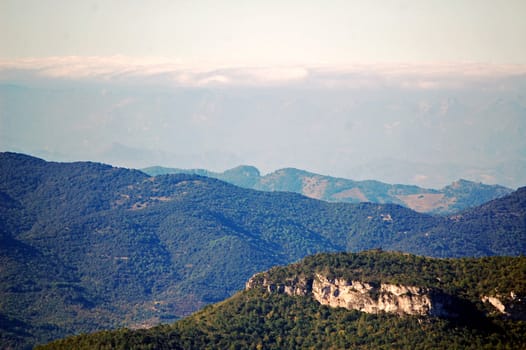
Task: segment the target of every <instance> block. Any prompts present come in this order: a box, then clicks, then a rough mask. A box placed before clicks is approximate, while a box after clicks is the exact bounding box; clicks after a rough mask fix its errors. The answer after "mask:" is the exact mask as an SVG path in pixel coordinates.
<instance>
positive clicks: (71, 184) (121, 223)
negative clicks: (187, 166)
mask: <svg viewBox="0 0 526 350" xmlns="http://www.w3.org/2000/svg"><path fill="white" fill-rule="evenodd" d="M525 198H526V189H520V190H519V191H517V192H514V193H513V194H512V195H510V196H507V197H504V198H502V199H499V200H496V201H494V202H490V203H488V204H487V205H485V206H483V207H481V208H478V209H473V210H471V211H469V212H465V213H462V214H461V215H456V216H454V217H451V218H446V217H433V216H429V215H425V214H419V213H417V212H414V211H412V210H409V209H407V208H404V207H401V206H398V205H393V204H386V205H380V204H371V203H360V204H345V203H327V202H323V201H318V200H314V199H310V198H306V197H303V196H301V195H298V194H294V193H281V192H272V193H271V192H260V191H255V190H249V189H243V188H240V187H236V186H233V185H230V184H227V183H225V182H222V181H219V180H214V179H210V178H206V177H200V176H196V175H164V176H156V177H150V176H148V175H146V174H144V173H142V172H140V171H137V170H129V169H122V168H114V167H111V166H108V165H102V164H96V163H89V162H78V163H53V162H46V161H43V160H41V159H36V158H33V157H30V156H26V155H21V154H14V153H2V154H0V240H1V245H0V262H1V266H2V270H1V271H0V282H1V283H0V299H1V303H0V317H1V319H2V322H1V323H0V324H1V327H2V329H1V333H0V337H1V338H0V339H1V341H2V343H4V344H9V345H10V346H13V347H15V348H23V347H24V346H26V345H27V346H30V345H31V344H34V343H35V342H46V341H49V340H51V339H55V338H58V337H62V336H64V335H68V334H75V333H79V332H91V331H95V330H100V329H107V328H116V327H121V326H126V327H132V328H140V327H149V326H152V325H155V324H158V323H166V322H171V321H174V320H175V319H177V318H179V317H181V316H184V315H188V314H189V313H191V312H193V311H196V310H197V309H199V308H201V307H202V306H204V305H206V304H209V303H213V302H217V301H220V300H223V299H224V298H226V297H228V296H231V295H232V294H233V293H235V292H236V291H238V290H240V289H242V288H243V286H244V283H245V281H246V280H247V279H248V278H249V277H250V276H251V275H252V274H254V273H255V272H258V271H262V270H266V269H268V268H270V267H272V266H275V265H279V264H286V263H290V262H294V261H297V260H298V259H300V258H302V257H304V256H306V255H309V254H314V253H317V252H329V251H360V250H363V249H371V248H378V247H382V248H384V249H395V250H401V251H408V252H412V253H418V254H425V255H430V256H438V257H448V256H485V255H519V254H524V253H525V252H526V246H525V245H526V228H525V223H526V221H525V208H526V205H525V200H526V199H525ZM479 211H480V213H481V214H480V216H479V214H478V213H479Z"/></svg>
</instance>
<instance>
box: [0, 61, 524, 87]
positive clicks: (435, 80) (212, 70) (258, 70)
mask: <svg viewBox="0 0 526 350" xmlns="http://www.w3.org/2000/svg"><path fill="white" fill-rule="evenodd" d="M516 76H522V77H525V76H526V65H504V64H500V65H497V64H481V63H428V64H360V63H356V64H351V65H340V66H323V65H317V66H268V67H267V66H257V67H242V66H217V65H211V64H205V63H187V62H183V61H181V60H176V59H175V60H174V59H168V58H164V57H128V56H119V55H117V56H89V57H81V56H63V57H46V58H25V59H16V60H0V81H2V80H3V81H13V80H15V81H16V80H17V79H63V80H100V81H105V82H117V83H140V84H144V83H145V82H148V83H150V84H161V85H175V86H188V87H202V86H269V85H270V86H276V85H295V84H307V85H310V86H315V87H322V88H359V89H360V88H377V87H387V88H389V87H396V88H404V89H418V90H422V89H424V90H426V89H439V88H455V87H462V86H466V85H468V84H480V83H481V82H486V83H487V82H489V81H495V80H499V79H500V80H502V79H506V78H509V77H516Z"/></svg>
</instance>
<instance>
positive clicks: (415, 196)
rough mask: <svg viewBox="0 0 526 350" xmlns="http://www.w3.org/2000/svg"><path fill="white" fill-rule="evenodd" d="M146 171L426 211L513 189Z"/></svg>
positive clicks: (252, 171) (287, 172) (301, 174)
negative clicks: (192, 176)
mask: <svg viewBox="0 0 526 350" xmlns="http://www.w3.org/2000/svg"><path fill="white" fill-rule="evenodd" d="M143 171H144V172H145V173H147V174H149V175H151V176H158V175H163V174H194V175H202V176H208V177H212V178H215V179H219V180H222V181H226V182H229V183H231V184H234V185H236V186H241V187H245V188H251V189H255V190H262V191H284V192H295V193H300V194H302V195H304V196H307V197H310V198H314V199H321V200H325V201H329V202H342V203H360V202H372V203H394V204H399V205H403V206H405V207H407V208H410V209H413V210H416V211H418V212H422V213H430V214H452V213H456V212H459V211H462V210H465V209H467V208H471V207H475V206H477V205H481V204H483V203H486V202H488V201H490V200H492V199H496V198H500V197H503V196H505V195H507V194H509V193H511V192H512V190H511V189H509V188H506V187H503V186H499V185H485V184H482V183H476V182H472V181H467V180H458V181H455V182H453V183H452V184H451V185H448V186H445V187H444V188H442V189H439V190H434V189H426V188H421V187H418V186H413V185H400V184H396V185H391V184H386V183H383V182H380V181H374V180H365V181H354V180H349V179H344V178H336V177H331V176H325V175H320V174H315V173H311V172H308V171H304V170H299V169H294V168H285V169H279V170H276V171H274V172H272V173H269V174H266V175H264V176H262V175H260V173H259V170H258V169H256V168H255V167H251V166H238V167H236V168H233V169H229V170H226V171H225V172H222V173H218V172H213V171H208V170H204V169H177V168H165V167H160V166H155V167H149V168H145V169H143Z"/></svg>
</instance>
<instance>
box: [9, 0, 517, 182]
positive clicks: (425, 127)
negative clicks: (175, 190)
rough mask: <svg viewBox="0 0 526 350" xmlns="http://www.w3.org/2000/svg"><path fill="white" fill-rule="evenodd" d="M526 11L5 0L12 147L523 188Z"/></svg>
mask: <svg viewBox="0 0 526 350" xmlns="http://www.w3.org/2000/svg"><path fill="white" fill-rule="evenodd" d="M525 16H526V1H525V0H502V1H497V0H490V1H486V0H466V1H460V0H455V1H450V0H437V1H431V0H429V1H426V0H418V1H416V0H415V1H402V0H400V1H395V0H392V1H389V0H384V1H378V0H366V1H352V0H345V1H339V0H323V1H321V0H320V1H309V0H302V1H285V0H281V1H275V0H266V1H241V0H238V1H236V0H227V1H219V0H216V1H197V0H191V1H177V0H148V1H147V0H144V1H137V0H113V1H111V0H101V1H97V0H93V1H88V0H82V1H80V0H79V1H74V0H0V151H5V150H11V151H17V152H23V153H29V154H33V155H36V156H40V157H43V158H45V159H48V160H61V161H64V160H65V161H70V160H71V161H74V160H94V161H101V162H106V163H109V164H113V165H119V166H125V167H144V166H150V165H164V166H171V167H179V168H206V169H210V170H216V171H223V170H225V169H228V168H231V167H234V166H237V165H240V164H249V165H254V166H256V167H258V168H259V169H260V170H262V172H264V173H266V172H270V171H273V170H276V169H279V168H283V167H296V168H302V169H305V170H310V171H314V172H317V173H322V174H326V175H333V176H340V177H346V178H351V179H377V180H382V181H385V182H390V183H394V182H397V183H414V184H418V185H421V186H428V187H440V186H444V185H446V184H448V183H450V182H451V181H454V180H458V179H459V178H461V177H462V178H466V179H468V180H475V181H482V182H485V183H500V184H503V185H507V186H511V187H519V186H523V185H526V138H525V137H524V135H526V20H524V18H525Z"/></svg>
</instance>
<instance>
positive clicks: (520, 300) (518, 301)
mask: <svg viewBox="0 0 526 350" xmlns="http://www.w3.org/2000/svg"><path fill="white" fill-rule="evenodd" d="M480 299H481V300H482V302H483V303H489V304H491V305H492V307H493V308H494V309H495V310H496V311H497V312H498V313H500V314H502V315H504V316H506V317H509V318H511V319H514V320H522V321H526V297H521V296H518V295H517V294H515V293H514V292H511V293H510V294H509V295H496V296H487V295H484V296H482V298H480Z"/></svg>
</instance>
